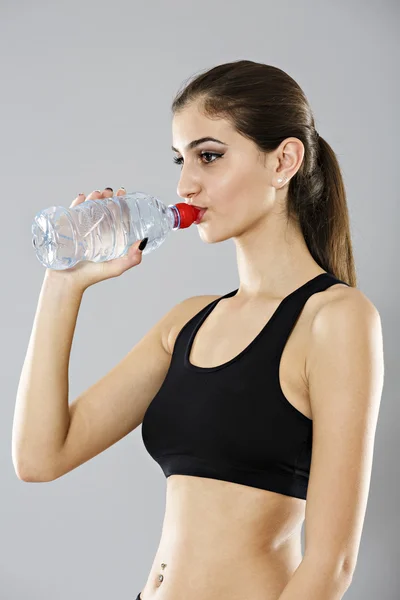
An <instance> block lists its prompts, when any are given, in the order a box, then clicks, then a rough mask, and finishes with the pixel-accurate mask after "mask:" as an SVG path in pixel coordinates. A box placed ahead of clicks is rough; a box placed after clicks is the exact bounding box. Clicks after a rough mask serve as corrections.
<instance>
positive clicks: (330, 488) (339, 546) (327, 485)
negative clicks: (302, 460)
mask: <svg viewBox="0 0 400 600" xmlns="http://www.w3.org/2000/svg"><path fill="white" fill-rule="evenodd" d="M310 339H311V342H310V346H309V350H308V352H307V361H306V377H307V381H308V386H309V394H310V401H311V411H312V417H313V432H312V433H313V441H312V460H311V467H310V478H309V485H308V491H307V502H306V513H305V550H304V557H303V560H302V562H301V563H300V565H299V567H298V569H297V570H296V571H295V573H294V575H293V577H292V578H291V580H290V581H289V583H288V584H287V586H286V587H285V589H284V590H283V592H282V594H281V595H280V597H279V600H341V598H342V596H343V595H344V593H345V592H346V590H347V589H348V588H349V586H350V584H351V581H352V578H353V574H354V570H355V566H356V562H357V555H358V550H359V546H360V541H361V534H362V528H363V524H364V517H365V512H366V507H367V499H368V493H369V487H370V480H371V469H372V461H373V450H374V441H375V431H376V425H377V421H378V413H379V407H380V401H381V395H382V389H383V379H384V361H383V339H382V328H381V320H380V316H379V313H378V311H377V309H376V308H375V306H374V305H373V304H372V302H370V300H368V298H367V297H366V296H365V295H364V294H363V293H362V292H361V291H360V290H358V289H357V288H348V289H347V290H346V292H345V293H344V294H343V295H342V296H341V297H340V298H337V299H335V300H333V301H332V302H328V303H327V304H326V305H324V306H323V307H322V308H321V309H320V311H319V312H318V313H317V314H316V316H315V318H314V321H313V323H312V332H311V337H310Z"/></svg>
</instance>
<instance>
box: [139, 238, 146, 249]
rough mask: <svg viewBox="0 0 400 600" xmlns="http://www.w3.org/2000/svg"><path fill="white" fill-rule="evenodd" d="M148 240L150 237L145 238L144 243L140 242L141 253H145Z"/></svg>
mask: <svg viewBox="0 0 400 600" xmlns="http://www.w3.org/2000/svg"><path fill="white" fill-rule="evenodd" d="M148 240H149V238H148V237H145V238H143V239H142V241H141V242H140V244H139V246H138V248H139V250H140V251H143V250H144V249H145V248H146V244H147V242H148Z"/></svg>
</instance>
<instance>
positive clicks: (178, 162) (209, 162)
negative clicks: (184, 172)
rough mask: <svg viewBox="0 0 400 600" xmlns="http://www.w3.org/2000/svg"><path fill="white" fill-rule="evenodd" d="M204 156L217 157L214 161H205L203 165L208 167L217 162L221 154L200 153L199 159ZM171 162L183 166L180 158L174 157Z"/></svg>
mask: <svg viewBox="0 0 400 600" xmlns="http://www.w3.org/2000/svg"><path fill="white" fill-rule="evenodd" d="M204 156H216V157H217V158H215V159H214V160H210V161H206V162H205V163H203V164H206V165H210V164H211V163H213V162H215V161H217V160H218V158H222V156H223V154H218V153H216V152H200V154H199V157H200V158H203V157H204ZM172 160H173V162H174V163H175V164H176V165H182V164H183V158H182V157H177V156H174V157H173V159H172Z"/></svg>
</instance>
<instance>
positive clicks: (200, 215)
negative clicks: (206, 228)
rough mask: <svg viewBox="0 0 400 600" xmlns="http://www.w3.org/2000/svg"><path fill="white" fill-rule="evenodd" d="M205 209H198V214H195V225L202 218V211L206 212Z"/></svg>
mask: <svg viewBox="0 0 400 600" xmlns="http://www.w3.org/2000/svg"><path fill="white" fill-rule="evenodd" d="M206 210H207V209H206V208H202V209H201V210H200V212H199V214H198V215H197V219H196V220H195V223H196V225H197V224H198V223H200V221H201V220H202V218H203V215H204V213H205V212H206Z"/></svg>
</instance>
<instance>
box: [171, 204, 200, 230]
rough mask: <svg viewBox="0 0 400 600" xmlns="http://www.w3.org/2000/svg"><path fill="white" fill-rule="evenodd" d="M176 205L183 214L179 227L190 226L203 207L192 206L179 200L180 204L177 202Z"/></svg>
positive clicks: (181, 214)
mask: <svg viewBox="0 0 400 600" xmlns="http://www.w3.org/2000/svg"><path fill="white" fill-rule="evenodd" d="M175 206H176V208H177V209H178V211H179V214H180V216H181V223H180V225H179V229H185V227H190V225H192V224H193V223H194V222H195V220H196V219H197V217H198V215H199V213H200V212H201V209H199V208H196V207H194V206H191V205H190V204H185V203H184V202H178V204H175Z"/></svg>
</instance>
